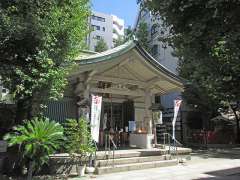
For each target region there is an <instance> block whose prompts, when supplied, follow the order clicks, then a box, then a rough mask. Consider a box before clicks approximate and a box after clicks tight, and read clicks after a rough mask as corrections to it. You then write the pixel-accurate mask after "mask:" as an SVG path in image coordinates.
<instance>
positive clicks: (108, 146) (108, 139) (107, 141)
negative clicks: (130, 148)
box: [105, 134, 117, 167]
mask: <svg viewBox="0 0 240 180" xmlns="http://www.w3.org/2000/svg"><path fill="white" fill-rule="evenodd" d="M111 145H112V147H113V149H112V150H111ZM116 149H117V146H116V144H115V142H114V140H113V137H112V136H111V135H110V134H108V135H106V137H105V154H107V153H108V156H107V160H109V156H110V155H111V151H112V160H113V163H112V166H113V167H114V165H115V150H116Z"/></svg>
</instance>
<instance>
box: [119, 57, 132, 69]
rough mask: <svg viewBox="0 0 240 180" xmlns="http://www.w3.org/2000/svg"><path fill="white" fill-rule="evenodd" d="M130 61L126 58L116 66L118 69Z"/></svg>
mask: <svg viewBox="0 0 240 180" xmlns="http://www.w3.org/2000/svg"><path fill="white" fill-rule="evenodd" d="M130 60H131V59H130V58H126V59H125V60H123V61H122V62H120V63H119V64H118V66H119V67H121V66H124V65H125V64H126V63H128V62H129V61H130Z"/></svg>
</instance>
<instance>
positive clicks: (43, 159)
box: [4, 118, 64, 180]
mask: <svg viewBox="0 0 240 180" xmlns="http://www.w3.org/2000/svg"><path fill="white" fill-rule="evenodd" d="M4 139H5V140H7V141H8V143H9V146H14V145H19V149H20V151H21V154H22V156H23V159H25V160H26V162H27V164H28V180H30V179H32V174H33V172H34V171H38V170H39V169H40V168H41V166H42V165H44V164H45V163H47V162H48V160H49V155H50V154H52V153H54V152H55V151H56V150H57V149H58V148H59V147H60V145H61V142H62V140H63V139H64V136H63V127H62V126H61V125H60V124H59V123H56V122H54V121H50V120H49V119H47V118H34V119H32V120H31V121H25V122H24V123H23V125H19V126H16V127H15V128H14V131H13V132H11V133H9V134H7V135H5V137H4Z"/></svg>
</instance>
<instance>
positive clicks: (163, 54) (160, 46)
mask: <svg viewBox="0 0 240 180" xmlns="http://www.w3.org/2000/svg"><path fill="white" fill-rule="evenodd" d="M141 22H145V23H146V24H147V27H148V43H149V47H150V49H151V50H150V53H151V55H152V56H153V57H154V58H155V59H156V60H157V61H158V62H159V63H160V64H162V65H163V66H164V67H166V68H167V69H168V70H170V71H171V72H173V73H174V74H176V75H178V71H177V67H178V58H176V57H174V56H173V54H172V53H173V49H172V47H170V46H169V45H168V44H167V43H164V42H162V41H160V40H159V39H161V38H164V37H166V36H168V35H169V30H168V29H167V28H165V27H164V26H163V25H162V24H163V23H162V21H161V18H160V17H156V16H155V15H153V14H152V13H151V11H148V10H147V9H141V10H139V13H138V16H137V20H136V24H135V27H136V28H137V27H138V25H139V23H141ZM179 95H180V93H170V94H168V95H164V96H161V100H160V101H161V104H162V105H163V106H164V107H165V108H172V107H173V100H174V99H176V98H177V97H178V96H179Z"/></svg>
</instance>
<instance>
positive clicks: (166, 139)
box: [163, 133, 183, 158]
mask: <svg viewBox="0 0 240 180" xmlns="http://www.w3.org/2000/svg"><path fill="white" fill-rule="evenodd" d="M163 145H164V149H166V146H168V147H167V148H168V154H173V155H176V156H177V158H178V149H177V148H178V147H182V146H183V145H182V144H181V143H180V142H179V141H178V140H176V139H175V138H173V136H172V135H171V134H169V133H163Z"/></svg>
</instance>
